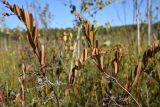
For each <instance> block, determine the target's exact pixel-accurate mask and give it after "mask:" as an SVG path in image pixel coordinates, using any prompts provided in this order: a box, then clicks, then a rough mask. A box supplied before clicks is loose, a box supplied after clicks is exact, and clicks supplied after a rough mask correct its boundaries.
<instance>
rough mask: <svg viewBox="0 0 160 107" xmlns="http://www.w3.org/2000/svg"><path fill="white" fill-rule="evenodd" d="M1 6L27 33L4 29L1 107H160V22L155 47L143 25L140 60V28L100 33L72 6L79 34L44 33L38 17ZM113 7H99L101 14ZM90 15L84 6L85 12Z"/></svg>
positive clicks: (0, 43)
mask: <svg viewBox="0 0 160 107" xmlns="http://www.w3.org/2000/svg"><path fill="white" fill-rule="evenodd" d="M1 3H3V4H4V5H5V6H6V8H8V9H9V10H11V12H12V13H13V14H14V15H15V17H18V18H19V20H20V21H21V22H22V23H23V24H24V25H25V26H26V29H20V28H15V29H9V28H5V29H0V30H1V31H0V106H2V107H11V106H15V107H19V106H22V107H43V106H44V107H136V106H137V107H158V106H159V105H160V100H159V99H160V53H159V51H160V38H158V36H160V34H159V33H158V29H159V27H160V25H159V22H157V23H154V24H153V25H152V29H153V30H152V35H153V39H152V40H151V45H150V46H148V45H147V24H145V23H144V24H141V27H140V30H141V32H140V34H141V47H140V48H141V51H140V54H138V50H137V43H136V41H137V37H136V36H135V35H136V34H137V32H136V29H137V26H136V25H125V26H117V27H104V26H99V27H96V25H95V23H91V22H89V21H88V20H87V19H85V18H83V17H82V16H81V15H77V13H76V12H75V11H76V10H75V7H74V5H72V6H70V7H71V13H72V14H73V15H76V17H77V23H78V24H79V25H78V29H77V28H76V27H75V28H66V29H45V28H38V22H37V21H36V19H34V17H33V16H32V13H30V12H28V11H27V10H25V9H23V8H20V7H19V6H18V5H16V4H14V5H11V4H10V3H9V2H7V1H6V0H2V2H1ZM107 3H108V4H107ZM109 4H110V2H106V5H103V4H100V3H99V6H100V7H99V9H101V8H103V6H108V5H109ZM93 6H94V4H93ZM87 9H88V8H87V6H86V5H83V8H82V11H83V12H84V11H87ZM96 11H100V10H96ZM3 15H5V16H6V17H10V15H12V14H8V13H4V14H3ZM46 26H47V25H46ZM46 26H45V27H46ZM79 29H80V30H79ZM44 34H46V36H45V35H44Z"/></svg>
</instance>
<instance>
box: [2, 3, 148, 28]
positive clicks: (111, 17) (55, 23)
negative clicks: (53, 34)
mask: <svg viewBox="0 0 160 107" xmlns="http://www.w3.org/2000/svg"><path fill="white" fill-rule="evenodd" d="M7 1H8V2H10V3H11V4H14V3H16V4H18V5H19V6H20V7H22V6H23V7H24V8H26V3H27V2H28V3H31V2H32V0H7ZM39 1H40V3H41V5H42V6H43V4H45V2H48V3H49V5H50V11H52V13H53V20H52V21H51V23H50V25H49V26H50V27H52V28H66V27H72V26H73V20H74V19H75V17H74V16H73V15H72V14H71V13H70V9H69V8H68V7H65V6H64V4H63V3H64V1H66V0H39ZM77 1H78V0H77ZM120 1H123V0H117V2H115V3H112V4H111V5H109V6H107V7H105V8H104V10H101V11H99V12H98V13H97V14H96V15H95V17H94V18H89V20H91V21H93V20H97V22H98V23H99V25H104V24H105V23H106V22H109V23H110V24H111V26H118V25H125V24H132V23H134V19H133V18H134V16H133V15H134V14H133V0H126V3H125V4H122V3H121V2H120ZM139 1H141V0H139ZM142 1H143V2H142V4H141V6H140V7H141V10H140V11H141V14H142V15H141V17H144V16H145V9H146V0H142ZM76 5H77V4H76ZM0 7H1V9H3V10H4V11H7V12H8V9H6V8H4V5H3V4H2V3H0ZM17 25H19V26H22V27H24V25H23V24H22V23H21V22H20V21H19V20H18V19H17V18H16V17H15V16H10V17H6V27H10V28H14V27H16V26H17Z"/></svg>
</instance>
